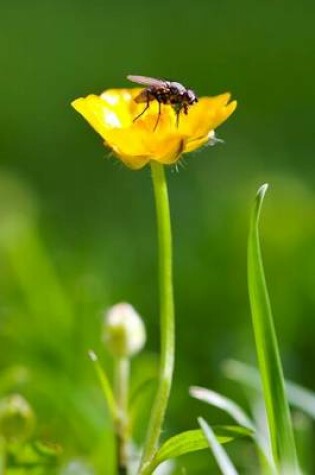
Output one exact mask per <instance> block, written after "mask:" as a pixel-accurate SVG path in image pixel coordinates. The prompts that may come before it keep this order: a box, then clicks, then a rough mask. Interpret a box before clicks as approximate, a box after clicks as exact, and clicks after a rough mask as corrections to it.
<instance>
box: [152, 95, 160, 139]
mask: <svg viewBox="0 0 315 475" xmlns="http://www.w3.org/2000/svg"><path fill="white" fill-rule="evenodd" d="M158 104H159V111H158V116H157V119H156V122H155V126H154V129H153V132H155V131H156V128H157V126H158V123H159V120H160V115H161V103H160V102H158Z"/></svg>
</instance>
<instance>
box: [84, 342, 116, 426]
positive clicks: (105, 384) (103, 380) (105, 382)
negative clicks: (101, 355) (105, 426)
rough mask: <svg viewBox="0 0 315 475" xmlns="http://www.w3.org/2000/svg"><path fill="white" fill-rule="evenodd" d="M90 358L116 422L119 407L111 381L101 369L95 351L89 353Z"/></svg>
mask: <svg viewBox="0 0 315 475" xmlns="http://www.w3.org/2000/svg"><path fill="white" fill-rule="evenodd" d="M89 357H90V360H91V361H92V363H93V366H94V369H95V372H96V375H97V377H98V379H99V382H100V385H101V388H102V390H103V394H104V396H105V399H106V402H107V404H108V408H109V411H110V414H111V416H112V418H113V420H114V421H115V420H116V419H117V417H118V407H117V404H116V400H115V397H114V393H113V390H112V387H111V385H110V382H109V379H108V378H107V375H106V373H105V371H104V370H103V368H102V367H101V365H100V363H99V361H98V357H97V355H96V354H95V353H94V351H92V350H90V351H89Z"/></svg>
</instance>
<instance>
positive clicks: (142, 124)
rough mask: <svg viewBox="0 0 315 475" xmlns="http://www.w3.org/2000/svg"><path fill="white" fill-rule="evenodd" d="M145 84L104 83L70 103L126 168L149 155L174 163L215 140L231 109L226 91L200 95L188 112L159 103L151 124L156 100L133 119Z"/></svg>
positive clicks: (141, 106)
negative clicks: (102, 89)
mask: <svg viewBox="0 0 315 475" xmlns="http://www.w3.org/2000/svg"><path fill="white" fill-rule="evenodd" d="M142 90H143V89H140V88H132V89H108V90H107V91H105V92H103V93H102V94H101V95H100V96H97V95H94V94H91V95H89V96H87V97H81V98H79V99H76V100H75V101H73V102H72V106H73V107H74V108H75V109H76V110H77V111H78V112H79V113H80V114H81V115H82V116H83V117H84V118H85V119H86V120H87V121H88V122H89V124H90V125H91V126H92V127H93V128H94V129H95V130H96V132H98V133H99V134H100V135H101V137H102V138H103V139H104V141H105V145H107V146H108V147H109V148H110V149H112V151H113V152H114V154H115V155H116V156H117V157H118V158H119V159H120V160H121V161H122V162H124V163H125V165H127V166H128V167H130V168H133V169H139V168H142V167H143V166H144V165H146V164H147V163H148V162H150V161H151V160H155V161H157V162H159V163H161V164H165V165H170V164H172V163H175V162H176V161H177V160H178V159H179V158H180V156H181V154H183V153H187V152H191V151H193V150H195V149H197V148H199V147H201V146H202V145H205V144H207V143H209V142H210V143H211V142H213V140H214V137H215V135H214V130H215V129H216V128H217V127H218V126H219V125H221V124H222V123H223V122H224V121H225V120H226V119H227V118H228V117H229V116H230V115H231V114H232V113H233V112H234V110H235V108H236V105H237V103H236V101H232V102H229V101H230V97H231V96H230V94H229V93H225V94H221V95H219V96H214V97H201V98H199V101H198V102H197V103H196V104H194V105H192V106H190V107H189V110H188V114H187V115H185V114H183V113H181V114H180V118H179V124H178V126H177V124H176V114H175V112H174V110H173V108H172V106H170V105H164V104H163V105H162V107H161V116H160V118H159V122H158V126H157V127H156V129H155V125H156V121H157V114H158V103H157V101H152V102H151V103H150V107H149V108H148V110H147V111H146V112H145V113H144V114H143V115H142V116H141V117H140V118H139V119H137V120H136V121H134V118H135V117H137V116H138V115H139V114H140V113H141V112H142V110H143V109H144V107H145V104H142V103H140V104H138V103H136V102H135V100H134V99H135V97H137V96H138V95H139V93H140V92H141V91H142Z"/></svg>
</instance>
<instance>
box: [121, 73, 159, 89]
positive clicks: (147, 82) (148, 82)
mask: <svg viewBox="0 0 315 475" xmlns="http://www.w3.org/2000/svg"><path fill="white" fill-rule="evenodd" d="M127 79H129V81H131V82H135V83H137V84H141V85H143V86H149V87H150V86H152V87H165V81H162V79H155V78H150V77H147V76H133V75H132V74H129V76H127Z"/></svg>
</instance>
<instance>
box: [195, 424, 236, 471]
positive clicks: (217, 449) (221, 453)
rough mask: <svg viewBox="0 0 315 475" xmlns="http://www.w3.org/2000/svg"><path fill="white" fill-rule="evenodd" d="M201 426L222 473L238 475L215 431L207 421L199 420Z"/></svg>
mask: <svg viewBox="0 0 315 475" xmlns="http://www.w3.org/2000/svg"><path fill="white" fill-rule="evenodd" d="M198 422H199V425H200V427H201V430H202V432H203V434H204V436H205V438H206V439H207V442H208V445H209V447H210V449H211V450H212V453H213V455H214V458H215V460H216V462H217V464H218V466H219V468H220V470H221V472H222V474H223V475H237V473H238V472H237V470H236V468H235V467H234V465H233V463H232V462H231V460H230V458H229V456H228V454H227V453H226V451H225V450H224V448H223V447H222V445H221V444H220V442H218V440H217V438H216V436H215V434H214V432H213V430H212V429H211V427H210V426H209V425H208V424H207V423H206V421H205V420H204V419H203V418H202V417H199V418H198Z"/></svg>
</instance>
